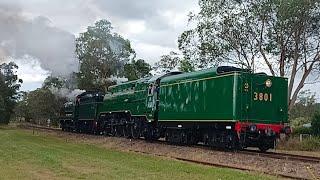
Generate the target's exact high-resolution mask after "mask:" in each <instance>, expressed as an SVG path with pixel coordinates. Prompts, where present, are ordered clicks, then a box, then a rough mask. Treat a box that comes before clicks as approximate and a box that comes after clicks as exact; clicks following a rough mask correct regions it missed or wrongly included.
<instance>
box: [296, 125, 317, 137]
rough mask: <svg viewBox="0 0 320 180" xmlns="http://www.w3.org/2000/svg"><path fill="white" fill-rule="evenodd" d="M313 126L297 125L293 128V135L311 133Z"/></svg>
mask: <svg viewBox="0 0 320 180" xmlns="http://www.w3.org/2000/svg"><path fill="white" fill-rule="evenodd" d="M311 133H312V132H311V128H307V127H297V128H294V129H293V132H292V135H293V136H299V134H311Z"/></svg>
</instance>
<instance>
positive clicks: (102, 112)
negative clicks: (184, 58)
mask: <svg viewBox="0 0 320 180" xmlns="http://www.w3.org/2000/svg"><path fill="white" fill-rule="evenodd" d="M287 88H288V87H287V79H286V78H282V77H274V76H268V75H266V74H265V73H252V72H250V71H249V70H246V69H240V68H236V67H231V66H220V67H215V68H210V69H207V70H202V71H197V72H190V73H181V72H171V73H167V74H165V75H162V76H154V77H148V78H142V79H139V80H135V81H129V82H126V83H123V84H120V85H115V86H111V87H109V89H108V92H106V93H101V92H85V93H82V94H80V95H78V96H77V97H76V100H75V102H74V103H67V104H66V105H65V108H64V111H63V113H62V116H61V118H60V124H61V127H62V129H63V130H65V131H75V132H91V133H95V134H105V135H109V136H120V137H121V136H123V137H130V138H142V137H143V138H145V139H146V140H156V139H159V138H164V139H165V140H166V141H168V142H171V143H177V144H197V143H203V144H206V145H209V146H214V147H222V148H230V149H235V148H237V149H242V148H246V147H258V148H259V149H260V150H261V151H266V150H268V149H270V148H274V146H275V142H276V139H277V138H278V137H279V136H280V134H281V133H284V134H289V133H290V132H291V131H290V127H289V126H287V123H288V104H287V102H288V94H287V92H288V89H287Z"/></svg>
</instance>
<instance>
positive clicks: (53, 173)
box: [0, 126, 270, 179]
mask: <svg viewBox="0 0 320 180" xmlns="http://www.w3.org/2000/svg"><path fill="white" fill-rule="evenodd" d="M0 153H1V158H0V164H1V168H0V177H1V179H79V178H80V179H267V178H270V177H269V176H268V177H265V176H261V175H257V174H249V173H246V172H241V171H235V170H231V169H222V168H212V167H208V166H202V165H195V164H190V163H185V162H179V161H175V160H169V159H164V158H160V157H153V156H148V155H141V154H136V153H129V152H119V151H115V150H110V149H105V148H102V147H98V146H97V145H88V144H83V143H72V142H66V140H64V139H62V138H57V137H53V136H52V137H51V136H49V135H41V134H37V133H36V134H32V131H26V130H19V129H12V128H7V127H1V126H0Z"/></svg>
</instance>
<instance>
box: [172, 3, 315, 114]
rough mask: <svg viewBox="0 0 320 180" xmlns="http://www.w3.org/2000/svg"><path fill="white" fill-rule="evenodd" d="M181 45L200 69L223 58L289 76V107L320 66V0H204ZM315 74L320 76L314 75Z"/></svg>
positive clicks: (182, 35)
mask: <svg viewBox="0 0 320 180" xmlns="http://www.w3.org/2000/svg"><path fill="white" fill-rule="evenodd" d="M199 6H200V11H199V13H197V14H194V13H190V15H189V17H190V24H192V25H194V26H195V27H194V28H192V29H190V30H187V31H185V32H183V33H182V34H181V36H180V37H179V40H178V42H179V49H180V50H181V51H182V53H183V54H184V56H185V58H186V59H187V60H188V61H190V62H192V63H194V64H195V65H196V66H197V67H198V68H204V67H207V66H208V65H209V66H210V65H218V64H221V63H229V64H235V65H238V66H240V67H244V68H250V69H253V70H267V71H268V72H269V74H271V75H274V76H281V77H288V79H289V88H288V89H289V92H288V94H289V97H290V98H289V102H288V103H289V109H291V108H292V107H293V105H294V103H295V101H296V100H297V97H298V94H299V92H300V90H301V89H302V88H303V86H304V85H305V84H306V83H310V82H314V79H313V78H317V76H316V74H319V70H320V68H319V67H320V54H319V53H320V2H319V0H230V1H225V0H199ZM314 75H315V76H314Z"/></svg>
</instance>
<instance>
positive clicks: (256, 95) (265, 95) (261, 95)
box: [253, 92, 272, 102]
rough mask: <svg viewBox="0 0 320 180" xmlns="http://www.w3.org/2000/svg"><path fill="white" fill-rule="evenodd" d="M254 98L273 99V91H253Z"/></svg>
mask: <svg viewBox="0 0 320 180" xmlns="http://www.w3.org/2000/svg"><path fill="white" fill-rule="evenodd" d="M253 94H254V96H253V100H255V101H270V102H271V101H272V94H271V93H258V92H254V93H253Z"/></svg>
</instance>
